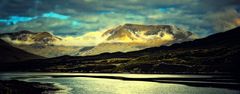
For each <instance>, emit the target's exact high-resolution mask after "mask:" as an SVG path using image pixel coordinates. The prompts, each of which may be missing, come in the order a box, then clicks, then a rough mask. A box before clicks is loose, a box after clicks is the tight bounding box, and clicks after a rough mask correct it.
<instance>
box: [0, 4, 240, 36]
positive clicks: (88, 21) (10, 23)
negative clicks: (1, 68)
mask: <svg viewBox="0 0 240 94" xmlns="http://www.w3.org/2000/svg"><path fill="white" fill-rule="evenodd" d="M0 12H1V15H0V32H1V33H3V32H16V31H19V30H30V31H35V32H40V31H49V32H52V33H54V34H56V35H60V36H67V37H69V38H70V36H73V37H74V36H80V35H83V34H85V33H88V32H97V31H101V30H103V29H109V28H111V27H115V26H118V25H122V24H125V23H136V24H173V25H177V26H179V27H182V28H185V29H186V30H188V31H191V32H193V33H196V34H198V35H199V36H200V37H204V36H207V35H210V34H213V33H216V32H221V31H225V30H228V29H232V28H234V27H236V26H239V25H240V1H239V0H27V1H26V0H1V1H0Z"/></svg>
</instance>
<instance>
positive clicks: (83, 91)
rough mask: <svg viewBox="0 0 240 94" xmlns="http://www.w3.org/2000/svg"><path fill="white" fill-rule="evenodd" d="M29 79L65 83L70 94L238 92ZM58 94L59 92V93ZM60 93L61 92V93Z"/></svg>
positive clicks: (236, 93) (87, 80)
mask: <svg viewBox="0 0 240 94" xmlns="http://www.w3.org/2000/svg"><path fill="white" fill-rule="evenodd" d="M31 81H40V82H55V83H61V85H65V86H67V87H68V88H71V89H69V90H71V91H69V93H71V94H239V93H240V92H239V91H234V90H227V89H218V88H203V87H190V86H186V85H179V84H165V83H155V82H143V81H122V80H112V79H99V78H84V77H74V78H54V79H31ZM59 94H60V93H59ZM61 94H62V93H61Z"/></svg>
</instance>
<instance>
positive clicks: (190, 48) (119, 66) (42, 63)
mask: <svg viewBox="0 0 240 94" xmlns="http://www.w3.org/2000/svg"><path fill="white" fill-rule="evenodd" d="M239 36H240V27H238V28H235V29H233V30H230V31H226V32H222V33H217V34H214V35H211V36H209V37H206V38H203V39H197V40H194V41H189V42H184V43H178V44H173V45H171V46H161V47H154V48H148V49H144V50H141V51H134V52H127V53H121V52H117V53H103V54H100V55H95V56H84V57H82V56H75V57H71V56H61V57H56V58H51V59H46V60H34V61H28V62H24V63H21V64H19V65H18V66H21V67H20V68H18V69H16V68H14V69H9V68H8V69H4V66H3V68H1V69H3V70H5V71H6V70H8V71H9V70H11V71H13V70H15V71H16V70H17V71H23V70H25V71H53V72H120V73H122V72H124V73H125V72H129V73H218V74H219V73H228V74H239V71H240V69H239V63H238V62H239V58H240V37H239ZM32 62H35V63H32ZM9 66H10V67H14V66H15V65H8V67H9ZM29 67H31V68H29ZM26 68H28V69H27V70H26Z"/></svg>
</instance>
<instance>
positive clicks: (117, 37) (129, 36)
mask: <svg viewBox="0 0 240 94" xmlns="http://www.w3.org/2000/svg"><path fill="white" fill-rule="evenodd" d="M102 37H106V40H105V41H104V42H103V43H100V44H99V45H97V46H95V47H93V48H92V49H89V50H87V51H86V50H85V51H80V53H79V55H95V54H100V53H105V52H128V51H135V50H141V49H144V48H149V47H156V46H161V45H171V44H173V43H179V42H183V41H189V40H192V39H193V34H192V33H191V32H188V31H186V30H183V29H181V28H178V27H176V26H173V25H138V24H125V25H120V26H118V27H116V28H113V29H110V30H107V31H106V32H104V33H103V34H102Z"/></svg>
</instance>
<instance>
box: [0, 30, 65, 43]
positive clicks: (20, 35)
mask: <svg viewBox="0 0 240 94" xmlns="http://www.w3.org/2000/svg"><path fill="white" fill-rule="evenodd" d="M0 38H2V39H6V38H9V39H11V40H13V41H15V40H16V41H20V42H21V43H33V44H35V43H40V44H49V43H52V42H54V41H58V40H61V38H58V37H56V36H54V35H53V34H51V33H49V32H31V31H27V30H22V31H19V32H13V33H5V34H0Z"/></svg>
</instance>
